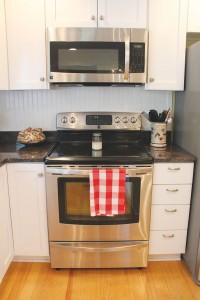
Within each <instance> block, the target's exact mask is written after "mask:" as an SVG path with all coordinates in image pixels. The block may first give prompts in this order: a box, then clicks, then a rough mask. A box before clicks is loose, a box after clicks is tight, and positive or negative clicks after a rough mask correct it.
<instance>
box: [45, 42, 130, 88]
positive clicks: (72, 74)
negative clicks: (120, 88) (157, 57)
mask: <svg viewBox="0 0 200 300" xmlns="http://www.w3.org/2000/svg"><path fill="white" fill-rule="evenodd" d="M128 71H129V45H128V41H126V42H51V43H50V82H111V83H112V82H121V81H123V82H124V81H125V82H126V81H127V80H128Z"/></svg>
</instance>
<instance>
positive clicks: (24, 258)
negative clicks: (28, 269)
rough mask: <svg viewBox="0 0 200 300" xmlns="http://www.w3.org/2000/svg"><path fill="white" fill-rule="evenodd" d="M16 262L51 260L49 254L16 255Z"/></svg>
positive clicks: (14, 259)
mask: <svg viewBox="0 0 200 300" xmlns="http://www.w3.org/2000/svg"><path fill="white" fill-rule="evenodd" d="M13 261H15V262H50V257H49V256H18V255H17V256H15V257H14V258H13Z"/></svg>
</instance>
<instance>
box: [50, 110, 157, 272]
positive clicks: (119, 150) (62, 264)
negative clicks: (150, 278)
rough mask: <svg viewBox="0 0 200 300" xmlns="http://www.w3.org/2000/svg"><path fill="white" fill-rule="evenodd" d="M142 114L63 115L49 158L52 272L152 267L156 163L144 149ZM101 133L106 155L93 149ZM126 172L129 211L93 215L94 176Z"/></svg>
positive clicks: (127, 208) (58, 124) (61, 115)
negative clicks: (91, 179) (100, 172)
mask: <svg viewBox="0 0 200 300" xmlns="http://www.w3.org/2000/svg"><path fill="white" fill-rule="evenodd" d="M140 128H141V120H140V114H138V113H110V112H109V113H96V112H95V113H91V112H90V113H60V114H58V115H57V130H58V132H57V134H58V140H59V143H58V145H57V146H56V148H55V149H54V150H53V151H52V152H51V153H50V154H49V155H48V157H47V158H46V162H45V164H46V166H45V170H46V190H47V209H48V230H49V245H50V258H51V266H52V268H128V267H146V266H147V257H148V244H149V224H150V208H151V189H152V158H151V157H150V156H149V155H148V154H147V153H146V152H145V150H144V148H143V147H142V145H141V142H140V138H141V132H140ZM94 132H101V134H102V140H103V143H102V145H103V146H102V150H97V151H94V150H92V134H93V133H94ZM122 167H123V168H125V169H126V210H125V213H124V214H121V215H115V216H95V217H92V216H91V215H90V195H89V188H90V186H89V174H90V171H91V170H92V169H94V168H100V169H107V168H109V169H114V168H122Z"/></svg>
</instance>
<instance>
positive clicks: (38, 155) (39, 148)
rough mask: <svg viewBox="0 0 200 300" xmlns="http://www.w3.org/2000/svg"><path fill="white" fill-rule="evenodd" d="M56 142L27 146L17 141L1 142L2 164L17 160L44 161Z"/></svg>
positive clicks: (0, 164) (0, 156)
mask: <svg viewBox="0 0 200 300" xmlns="http://www.w3.org/2000/svg"><path fill="white" fill-rule="evenodd" d="M54 145H55V142H52V141H45V142H43V143H41V144H39V145H33V146H25V145H23V144H19V143H17V142H7V143H0V166H2V165H3V164H5V163H16V162H44V158H45V157H46V155H47V154H48V153H49V151H50V150H51V149H53V147H54Z"/></svg>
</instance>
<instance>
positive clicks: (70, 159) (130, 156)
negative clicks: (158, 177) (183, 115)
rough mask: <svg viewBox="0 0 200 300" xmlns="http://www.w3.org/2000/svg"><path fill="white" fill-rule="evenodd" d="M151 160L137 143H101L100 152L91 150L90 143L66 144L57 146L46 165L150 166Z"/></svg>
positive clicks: (47, 159)
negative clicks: (102, 164)
mask: <svg viewBox="0 0 200 300" xmlns="http://www.w3.org/2000/svg"><path fill="white" fill-rule="evenodd" d="M152 161H153V159H152V157H151V156H149V154H148V153H147V152H146V151H145V149H144V148H143V146H142V145H141V144H140V143H139V142H134V143H125V144H124V143H123V144H121V143H103V146H102V150H96V151H95V150H92V143H91V142H67V143H61V144H58V146H57V147H56V148H55V149H54V150H53V151H52V153H50V155H49V156H48V157H47V158H46V163H48V164H49V163H50V164H55V163H61V162H62V163H64V164H65V163H66V164H67V163H75V164H78V163H83V164H85V163H95V164H101V163H102V162H104V163H108V164H111V163H112V164H119V163H120V164H122V163H123V164H124V163H126V164H139V163H140V164H150V163H152Z"/></svg>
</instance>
